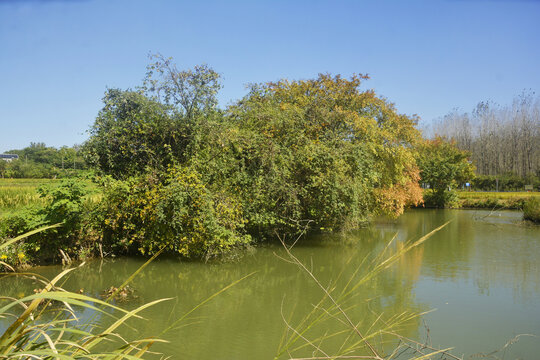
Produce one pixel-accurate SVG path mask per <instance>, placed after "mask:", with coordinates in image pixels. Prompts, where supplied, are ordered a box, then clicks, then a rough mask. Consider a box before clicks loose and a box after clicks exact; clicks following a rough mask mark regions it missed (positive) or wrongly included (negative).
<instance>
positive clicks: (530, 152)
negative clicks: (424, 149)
mask: <svg viewBox="0 0 540 360" xmlns="http://www.w3.org/2000/svg"><path fill="white" fill-rule="evenodd" d="M433 131H434V133H435V134H436V135H438V136H442V137H445V138H448V139H452V140H454V141H455V143H456V146H458V147H459V148H460V149H462V150H466V151H469V152H470V153H471V154H472V160H473V162H474V164H475V165H476V171H477V174H478V175H487V177H484V179H487V180H489V179H490V178H492V179H493V180H495V177H502V176H503V175H504V176H505V178H506V180H507V181H506V183H508V184H510V185H509V186H510V187H512V186H513V185H512V184H516V186H517V183H516V179H515V178H521V179H532V178H538V177H539V176H540V97H538V96H535V94H534V93H532V92H524V93H522V94H521V95H519V96H517V97H516V98H515V99H514V101H513V102H512V104H511V105H509V106H499V105H496V104H494V103H493V102H489V101H487V102H480V103H479V104H478V105H477V106H476V108H475V109H474V110H473V111H472V112H471V113H464V112H460V111H458V110H455V111H452V112H451V113H449V114H448V115H446V116H444V117H443V118H442V119H440V120H439V121H437V122H435V123H434V125H433ZM512 175H514V176H513V178H514V180H511V178H512Z"/></svg>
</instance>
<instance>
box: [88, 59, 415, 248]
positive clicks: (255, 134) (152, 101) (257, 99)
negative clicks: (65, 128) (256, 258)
mask: <svg viewBox="0 0 540 360" xmlns="http://www.w3.org/2000/svg"><path fill="white" fill-rule="evenodd" d="M155 59H156V62H155V63H153V64H151V65H150V66H149V67H148V73H147V78H146V80H145V81H144V84H143V86H142V87H141V88H138V89H137V90H135V91H133V90H125V91H123V90H118V89H112V90H109V91H108V92H107V94H106V96H105V98H104V103H105V106H104V108H103V109H102V110H101V112H100V113H99V115H98V118H97V119H96V122H95V124H94V126H93V127H92V129H91V130H90V135H91V136H90V139H89V140H88V142H87V143H86V144H85V145H84V148H83V150H84V153H85V156H86V159H87V160H88V162H89V163H91V164H92V165H93V166H94V167H95V168H96V169H97V170H98V171H99V172H100V174H102V175H105V176H111V177H112V178H113V179H114V182H108V184H109V185H108V186H109V187H108V188H107V187H106V188H105V191H104V200H103V204H105V205H104V208H103V209H102V212H101V215H100V216H102V218H103V221H104V223H106V225H105V226H104V227H103V229H102V231H103V234H104V235H105V236H106V237H107V239H108V240H107V241H106V242H109V243H110V244H116V245H118V246H120V247H123V248H124V249H125V251H132V250H133V248H136V249H138V251H141V252H145V253H146V252H149V253H152V252H154V251H155V250H156V249H157V248H159V247H160V245H161V246H163V245H166V246H167V247H168V248H169V249H170V250H171V251H174V252H176V253H180V254H183V255H186V256H209V255H210V256H212V254H214V253H216V249H220V248H224V249H229V248H231V247H232V246H233V245H234V244H236V245H241V244H244V243H246V241H247V239H249V237H248V236H247V234H250V235H257V237H262V236H265V235H269V234H270V235H273V234H274V232H275V231H286V232H290V231H292V232H295V231H300V230H302V229H304V227H305V225H306V224H309V225H310V226H311V228H316V229H321V228H322V229H329V230H339V229H347V228H353V227H357V226H358V225H359V224H361V223H362V222H364V221H366V220H367V219H368V218H369V216H370V215H372V214H376V213H384V214H389V215H392V216H397V215H399V214H400V213H401V212H402V211H403V209H404V207H405V206H407V205H409V204H418V203H419V202H420V201H421V196H422V194H421V190H420V188H419V186H418V180H419V171H418V167H417V166H416V160H415V148H414V147H415V145H416V144H417V143H418V141H419V132H418V131H417V130H416V128H415V125H416V118H411V117H407V116H405V115H400V114H398V113H397V112H396V109H395V108H394V106H393V105H392V104H390V103H388V102H387V101H386V100H384V99H381V98H379V97H377V96H376V95H375V94H374V93H373V92H372V91H361V90H360V89H359V88H360V85H361V82H362V81H363V80H364V79H366V78H367V77H365V76H356V75H355V76H353V77H351V78H350V79H345V78H342V77H340V76H331V75H324V74H321V75H319V77H318V78H316V79H312V80H301V81H293V82H290V81H287V80H282V81H279V82H275V83H266V84H258V85H252V86H251V88H250V91H249V93H248V94H247V95H246V96H245V97H244V98H243V99H241V100H240V101H238V102H237V103H235V104H233V105H231V106H229V107H228V108H227V109H225V110H219V109H216V107H215V106H216V104H217V100H216V94H217V91H218V90H219V88H220V84H219V75H218V74H217V73H216V72H215V71H213V70H212V69H211V68H209V67H207V66H199V67H196V68H195V69H193V70H189V71H178V70H177V69H176V67H175V66H174V65H173V64H172V63H171V62H170V59H165V58H163V57H162V56H160V55H158V56H156V57H155ZM171 174H176V175H174V176H173V175H171ZM194 199H198V200H197V201H194ZM224 209H228V210H227V211H226V212H224ZM189 217H192V219H190V220H188V218H189ZM203 229H204V230H203ZM157 234H159V236H157V237H156V235H157ZM149 238H154V239H156V240H149ZM158 238H159V240H157V239H158ZM214 238H215V239H217V240H212V239H214ZM216 241H217V242H216ZM154 242H155V243H154ZM214 242H216V243H215V244H214ZM130 249H131V250H130Z"/></svg>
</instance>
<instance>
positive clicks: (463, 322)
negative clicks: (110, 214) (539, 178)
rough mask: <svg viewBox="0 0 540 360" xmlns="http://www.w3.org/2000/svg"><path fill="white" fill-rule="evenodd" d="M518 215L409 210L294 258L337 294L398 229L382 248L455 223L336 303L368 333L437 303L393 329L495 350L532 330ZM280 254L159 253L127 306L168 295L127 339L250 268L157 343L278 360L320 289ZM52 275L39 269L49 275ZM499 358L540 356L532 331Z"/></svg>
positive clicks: (530, 247)
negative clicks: (189, 258) (179, 256)
mask: <svg viewBox="0 0 540 360" xmlns="http://www.w3.org/2000/svg"><path fill="white" fill-rule="evenodd" d="M520 219H521V213H519V212H510V211H501V212H489V211H473V210H411V211H408V212H406V213H405V214H404V215H403V216H401V217H400V218H399V219H397V220H378V221H376V222H375V223H374V224H373V226H371V227H369V228H366V229H362V230H360V231H357V232H355V233H354V234H350V235H347V236H330V235H320V236H316V237H313V238H310V239H308V240H304V241H301V242H299V243H298V244H297V245H296V246H295V248H294V250H293V253H294V254H295V255H296V256H297V257H298V258H299V259H300V260H301V261H302V262H303V263H304V264H306V266H307V267H308V268H310V269H312V271H313V273H314V274H315V276H316V277H317V278H318V279H319V280H320V282H321V283H322V284H324V285H325V286H327V285H328V284H333V285H332V288H333V289H334V292H333V294H335V296H336V297H339V295H340V294H341V293H342V290H343V289H349V288H351V287H354V286H355V284H357V283H358V281H359V279H362V277H363V276H364V275H365V273H366V270H365V269H367V268H368V264H370V262H371V261H372V260H373V258H374V257H375V256H376V255H377V254H380V252H381V251H382V250H383V249H384V247H385V246H386V244H387V243H388V242H389V241H390V240H391V239H392V238H393V237H394V236H396V241H395V242H394V243H393V245H392V246H391V248H390V250H389V251H395V250H396V249H399V248H400V247H402V246H403V243H404V242H405V241H406V240H410V239H418V238H419V237H421V236H422V235H424V234H426V233H428V232H429V231H431V230H433V229H434V228H436V227H438V226H440V225H442V224H443V223H444V222H446V221H448V220H452V222H451V223H450V224H449V225H448V226H447V227H446V228H444V229H443V230H441V231H439V232H438V233H436V234H435V235H434V236H433V237H431V238H430V239H429V240H428V241H427V242H426V243H424V244H423V245H421V246H419V247H416V248H414V249H413V250H411V251H410V252H408V253H407V254H406V255H404V256H402V257H401V258H400V259H399V261H397V262H396V263H395V264H394V265H393V266H392V267H391V268H389V269H387V270H385V271H384V272H382V273H381V274H379V276H377V277H376V278H374V279H372V280H370V281H367V282H366V283H365V284H364V285H362V286H360V287H358V288H357V289H355V291H353V292H351V293H350V294H349V296H346V297H344V298H342V305H343V307H344V308H345V309H346V311H347V312H348V314H349V315H350V317H351V318H352V319H353V320H354V321H355V322H358V323H360V327H361V328H362V329H363V330H364V331H365V332H368V331H369V330H368V329H369V327H370V325H372V324H375V325H374V327H373V329H377V328H381V327H382V326H384V325H383V322H382V321H383V320H384V321H387V322H388V321H390V320H391V319H392V316H395V315H396V314H409V313H411V312H426V311H430V310H433V311H432V312H429V313H428V314H426V315H423V316H421V317H419V318H415V319H412V320H410V321H408V322H406V323H404V324H403V325H402V326H401V327H400V328H399V329H398V332H399V333H400V334H401V335H404V336H407V337H409V338H414V339H418V340H420V341H425V340H426V338H428V339H429V341H430V342H431V344H432V345H433V346H437V347H444V348H447V347H454V350H453V353H454V354H455V355H459V356H462V355H464V356H465V357H469V356H471V355H474V354H477V353H489V352H491V351H494V350H497V349H501V348H502V347H503V346H504V345H505V343H506V342H507V341H509V340H511V339H512V338H514V337H515V336H516V335H518V334H536V335H540V228H539V227H534V226H523V225H520V224H519V222H520ZM396 234H397V235H396ZM283 257H286V254H285V252H284V251H283V249H282V247H281V245H278V244H275V245H266V246H263V247H258V248H256V249H254V250H252V251H248V252H247V253H246V254H244V255H243V256H242V257H241V258H239V259H238V260H237V261H232V262H227V263H219V264H204V263H197V262H181V261H178V260H176V259H160V260H157V261H155V262H154V263H152V264H150V265H149V266H148V267H147V268H146V269H145V270H144V271H143V272H142V273H141V274H140V275H139V276H138V277H137V278H136V279H135V280H134V282H133V287H134V288H135V289H136V295H137V298H136V299H134V300H131V301H128V302H125V303H123V306H125V307H128V308H130V307H131V308H134V307H137V306H139V305H141V304H143V303H145V302H149V301H151V300H155V299H158V298H172V300H170V301H168V302H166V303H164V304H160V305H158V306H156V307H154V308H153V309H150V310H149V311H146V312H145V313H144V314H143V315H144V316H145V317H146V318H147V319H150V320H148V321H140V322H136V323H135V324H134V329H132V330H126V332H127V334H125V335H126V336H129V335H131V334H130V333H133V332H135V331H138V332H140V335H142V336H148V335H156V334H159V333H160V332H161V331H162V330H163V329H165V328H166V327H167V326H168V325H170V324H171V323H173V322H174V320H175V319H178V318H180V317H181V316H182V315H183V314H185V313H186V312H188V311H189V310H190V309H192V308H193V307H194V306H196V305H197V304H199V303H200V302H202V301H204V300H205V299H206V298H208V297H209V296H211V295H212V294H214V293H215V292H217V291H219V290H220V289H222V288H223V287H225V286H227V285H229V284H231V283H232V282H234V281H235V280H237V279H240V278H242V277H244V276H246V275H248V274H251V273H253V274H252V275H251V276H250V277H248V278H247V279H245V280H243V281H241V282H240V283H238V284H237V285H235V286H234V287H232V288H230V289H229V290H227V291H226V292H224V293H222V294H220V295H219V296H217V297H215V298H214V299H212V300H211V301H210V302H208V303H207V304H205V305H204V306H202V307H201V308H199V309H198V310H197V311H195V312H193V313H192V314H191V315H190V316H188V317H187V318H186V319H185V320H183V321H182V322H181V323H179V324H178V325H179V326H175V327H174V328H173V329H172V330H170V331H168V332H167V333H165V334H163V335H162V337H163V338H165V339H167V340H169V341H170V343H168V344H165V345H159V346H156V348H155V350H159V351H161V352H164V353H165V354H167V355H171V356H172V358H174V359H270V358H274V357H275V356H276V355H277V354H278V353H279V352H280V349H281V350H283V339H285V340H287V339H289V338H291V336H292V332H291V330H290V329H289V331H287V330H288V327H287V324H289V325H290V326H291V327H294V328H295V329H302V319H303V318H305V316H306V315H307V314H309V313H310V312H311V311H312V310H313V307H314V305H315V304H317V303H318V302H319V300H320V299H321V298H322V297H323V295H324V294H323V292H322V291H321V289H320V288H318V287H317V286H316V285H315V284H314V282H313V281H312V279H310V278H309V276H308V275H307V274H306V273H305V272H302V271H300V270H299V268H298V267H297V266H295V265H294V264H291V263H289V262H287V261H285V260H284V259H283ZM143 262H144V260H143V259H132V258H124V259H118V260H115V261H111V260H108V261H104V262H100V261H94V262H91V263H89V264H87V265H85V266H84V267H82V268H81V269H79V270H77V271H76V272H74V274H73V275H72V276H71V277H70V279H69V281H68V283H67V284H66V286H65V287H66V288H68V289H70V290H78V289H83V290H84V292H85V293H86V294H89V295H92V296H99V295H100V293H101V292H102V291H103V290H104V289H107V288H109V287H110V286H112V285H116V286H117V285H119V284H121V283H122V282H123V280H125V279H126V278H127V277H129V275H130V274H131V273H132V272H133V271H135V270H136V269H137V268H138V267H139V266H140V265H142V263H143ZM60 270H61V269H60V268H59V267H42V268H38V269H36V271H37V272H40V273H41V274H44V275H46V276H48V277H52V276H53V275H54V274H56V273H58V272H59V271H60ZM0 286H1V290H2V292H9V293H14V294H15V295H17V294H19V295H20V294H22V293H24V292H25V291H26V292H28V291H31V289H32V286H34V285H32V284H27V283H25V282H23V281H17V282H15V283H10V284H7V283H4V284H1V285H0ZM6 287H7V288H6ZM325 304H326V305H328V302H325ZM380 314H383V315H382V317H381V319H380V320H377V319H378V316H379V315H380ZM86 316H89V314H87V315H86ZM83 318H84V315H83ZM340 329H343V326H341V325H340V324H339V322H338V321H337V320H336V319H328V320H326V321H323V322H320V323H318V324H316V325H314V326H313V328H312V329H310V330H309V331H308V332H306V333H305V337H306V338H307V339H309V340H312V341H314V340H315V339H317V338H318V337H320V336H322V335H324V334H327V335H328V334H331V333H333V332H336V331H339V330H340ZM354 340H356V339H348V340H347V338H346V334H345V335H344V336H336V337H333V338H331V339H328V340H325V341H323V342H322V345H321V347H322V348H324V349H327V350H328V351H337V350H338V349H339V347H340V345H341V344H343V343H344V342H346V341H347V342H348V344H350V343H352V342H354ZM382 340H385V339H381V338H379V339H377V340H374V341H375V342H379V341H382ZM280 343H281V344H282V345H281V346H280ZM302 344H305V341H303V340H299V341H298V342H296V343H294V344H293V345H292V346H291V347H290V349H291V350H292V349H294V348H296V347H297V346H300V345H302ZM391 346H392V343H391V342H390V343H388V344H387V345H386V346H383V347H384V348H385V349H386V351H389V349H390V347H391ZM308 348H309V349H308ZM293 354H294V355H304V356H311V355H313V349H312V348H311V347H309V346H307V347H305V348H301V349H300V350H298V351H297V352H294V353H293ZM315 355H320V354H315ZM496 355H497V356H499V357H503V355H504V358H505V359H513V358H524V359H540V338H538V337H530V336H523V337H520V338H519V341H518V342H517V343H515V344H513V345H512V346H509V347H507V348H506V349H505V350H504V352H499V353H498V354H496ZM287 356H288V354H287V353H284V354H283V356H282V357H283V358H287Z"/></svg>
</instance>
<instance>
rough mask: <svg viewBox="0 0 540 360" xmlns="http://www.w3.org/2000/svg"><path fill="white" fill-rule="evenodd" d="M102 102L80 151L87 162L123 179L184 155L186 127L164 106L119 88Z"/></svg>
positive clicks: (137, 93) (166, 163)
mask: <svg viewBox="0 0 540 360" xmlns="http://www.w3.org/2000/svg"><path fill="white" fill-rule="evenodd" d="M103 102H104V104H105V106H104V107H103V109H102V110H101V111H100V112H99V114H98V117H97V118H96V121H95V122H94V125H93V126H92V128H91V129H90V138H89V139H88V141H87V142H86V143H85V145H84V150H83V152H84V154H85V158H86V160H87V162H89V163H90V164H92V165H93V166H95V167H97V168H98V169H99V170H100V171H102V172H103V173H105V174H109V175H112V176H113V177H115V178H119V179H120V178H126V177H129V176H133V175H137V174H141V173H144V172H145V171H146V170H147V169H158V170H159V169H165V168H166V167H167V166H168V165H169V164H171V163H172V162H173V159H174V158H182V157H183V155H184V150H185V147H186V142H187V137H188V134H187V129H186V128H185V127H183V126H182V123H181V122H180V121H177V118H175V116H174V114H173V115H171V114H170V113H169V111H168V108H167V107H166V106H164V105H163V104H160V103H158V102H156V101H154V100H151V99H149V98H147V97H146V96H144V95H143V94H141V93H139V92H135V91H130V90H125V91H123V90H119V89H109V90H108V91H107V93H106V94H105V97H104V98H103Z"/></svg>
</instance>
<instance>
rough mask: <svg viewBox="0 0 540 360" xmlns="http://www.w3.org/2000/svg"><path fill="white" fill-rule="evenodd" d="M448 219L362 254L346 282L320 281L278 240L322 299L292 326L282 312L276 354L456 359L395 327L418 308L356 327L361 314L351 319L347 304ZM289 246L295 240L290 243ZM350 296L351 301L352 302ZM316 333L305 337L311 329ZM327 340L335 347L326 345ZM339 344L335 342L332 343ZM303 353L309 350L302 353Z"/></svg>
mask: <svg viewBox="0 0 540 360" xmlns="http://www.w3.org/2000/svg"><path fill="white" fill-rule="evenodd" d="M448 223H449V222H447V223H445V224H443V225H441V226H440V227H438V228H436V229H434V230H433V231H431V232H430V233H428V234H427V235H425V236H423V237H421V238H420V239H418V240H416V241H410V242H408V243H406V244H405V246H403V247H397V249H393V247H392V244H393V242H394V240H395V237H394V238H393V239H392V240H391V241H390V242H389V243H388V244H387V246H386V247H385V248H384V249H383V251H381V252H380V253H379V254H378V255H377V256H375V257H374V258H373V259H372V260H369V259H368V258H367V257H366V258H364V259H363V260H362V261H361V263H360V265H359V266H358V268H356V270H355V271H354V273H353V276H352V277H351V278H350V279H348V280H347V281H346V284H345V286H341V287H339V286H337V280H338V279H339V277H340V276H341V275H340V276H338V279H336V280H335V281H334V282H332V283H330V284H327V285H326V284H322V283H321V282H320V281H319V279H318V278H317V277H316V276H315V275H314V273H313V272H312V270H311V269H310V267H311V266H308V265H306V264H304V263H302V261H301V260H299V259H298V258H297V257H296V256H295V255H294V253H293V248H292V246H288V245H287V244H286V243H285V242H284V241H282V244H283V246H284V247H285V250H286V254H287V257H288V258H287V259H284V260H285V261H288V262H292V263H293V264H295V265H297V266H298V267H299V269H300V270H301V271H302V272H304V273H306V274H307V276H308V277H309V278H310V279H311V280H312V281H313V282H314V284H316V286H317V287H318V288H319V289H320V290H321V294H322V298H321V300H320V301H319V302H318V303H317V304H314V305H313V307H312V309H311V311H309V312H308V313H307V314H306V315H305V316H304V317H303V318H302V319H301V320H300V321H299V322H298V323H297V324H296V325H293V324H291V323H290V322H289V320H288V319H286V317H285V316H283V320H284V322H285V324H286V327H287V331H286V333H285V334H284V336H283V339H282V341H281V344H280V347H279V351H278V353H277V355H276V357H275V359H278V358H281V357H282V356H284V355H285V356H287V358H289V359H295V360H300V359H301V360H315V359H320V360H323V359H375V360H383V359H386V360H389V359H397V358H404V357H406V358H409V359H435V358H439V357H441V356H442V358H447V359H459V358H458V357H456V356H454V355H452V354H451V353H450V350H451V349H450V348H447V349H436V348H433V347H431V346H429V345H428V344H421V343H419V342H417V341H414V340H412V339H408V338H406V337H404V336H401V335H400V334H399V330H400V329H401V328H402V326H404V325H405V324H406V323H408V322H410V321H412V320H414V319H417V318H419V317H420V316H421V315H423V314H422V313H416V312H413V311H410V312H409V311H406V312H403V313H400V314H397V315H393V316H391V317H388V318H385V316H384V314H377V315H376V318H375V321H374V322H373V323H371V324H368V326H361V325H360V324H361V323H362V322H363V319H354V318H353V317H352V315H351V309H352V308H353V307H354V303H355V302H358V301H359V296H362V293H363V292H362V290H363V289H364V287H365V286H366V284H367V283H368V282H370V281H371V280H373V279H374V278H376V277H377V276H378V275H379V274H380V273H381V272H383V271H385V270H387V269H389V268H391V267H392V266H393V265H394V264H395V263H396V262H397V261H399V259H400V258H402V256H403V255H404V254H405V253H407V252H409V251H410V250H412V249H414V248H415V247H417V246H419V245H421V244H423V243H424V242H425V241H426V240H427V239H428V238H430V237H431V236H432V235H434V234H435V233H436V232H438V231H440V230H441V229H443V228H444V227H445V226H446V225H447V224H448ZM293 245H294V244H293ZM352 300H354V301H352ZM317 328H318V330H317V331H316V332H315V333H317V334H323V335H317V336H316V337H315V338H310V334H312V333H313V330H314V329H317ZM328 342H331V343H332V344H333V345H334V346H332V345H329V346H325V344H326V343H328ZM336 343H337V344H338V346H337V347H336V346H335V344H336ZM306 353H309V355H307V356H306Z"/></svg>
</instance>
